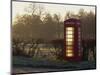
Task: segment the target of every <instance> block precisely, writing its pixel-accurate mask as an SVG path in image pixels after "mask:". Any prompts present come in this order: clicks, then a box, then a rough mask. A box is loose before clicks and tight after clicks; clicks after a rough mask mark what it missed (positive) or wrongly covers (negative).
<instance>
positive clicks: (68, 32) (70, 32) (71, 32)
mask: <svg viewBox="0 0 100 75" xmlns="http://www.w3.org/2000/svg"><path fill="white" fill-rule="evenodd" d="M73 33H74V32H73V31H66V35H68V34H73Z"/></svg>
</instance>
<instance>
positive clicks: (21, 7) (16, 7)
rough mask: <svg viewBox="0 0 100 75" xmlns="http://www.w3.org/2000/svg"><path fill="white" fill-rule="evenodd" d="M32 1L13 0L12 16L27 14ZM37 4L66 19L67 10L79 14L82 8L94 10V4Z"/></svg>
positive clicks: (87, 10)
mask: <svg viewBox="0 0 100 75" xmlns="http://www.w3.org/2000/svg"><path fill="white" fill-rule="evenodd" d="M30 4H32V2H16V1H13V2H12V18H13V20H14V18H15V17H16V15H21V14H25V13H26V12H25V8H29V5H30ZM35 5H36V6H42V7H43V8H44V12H49V13H50V14H51V15H52V14H55V13H56V14H60V15H61V17H62V18H63V19H64V16H65V14H66V12H68V11H70V12H72V13H75V14H77V13H78V11H79V10H80V9H84V10H85V11H86V12H90V11H92V12H94V13H95V7H94V6H79V5H62V4H45V3H35Z"/></svg>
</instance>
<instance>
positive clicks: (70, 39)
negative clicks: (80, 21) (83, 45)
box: [66, 38, 74, 41]
mask: <svg viewBox="0 0 100 75" xmlns="http://www.w3.org/2000/svg"><path fill="white" fill-rule="evenodd" d="M73 40H74V39H72V38H68V39H67V38H66V41H73Z"/></svg>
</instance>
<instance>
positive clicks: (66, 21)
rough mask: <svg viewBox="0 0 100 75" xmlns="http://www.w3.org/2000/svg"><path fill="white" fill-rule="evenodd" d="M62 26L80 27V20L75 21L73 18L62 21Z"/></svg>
mask: <svg viewBox="0 0 100 75" xmlns="http://www.w3.org/2000/svg"><path fill="white" fill-rule="evenodd" d="M64 24H65V25H66V24H75V25H80V20H79V19H75V18H70V19H67V20H65V21H64Z"/></svg>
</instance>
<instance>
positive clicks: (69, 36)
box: [66, 35, 74, 38]
mask: <svg viewBox="0 0 100 75" xmlns="http://www.w3.org/2000/svg"><path fill="white" fill-rule="evenodd" d="M73 37H74V36H73V35H66V38H73Z"/></svg>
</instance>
